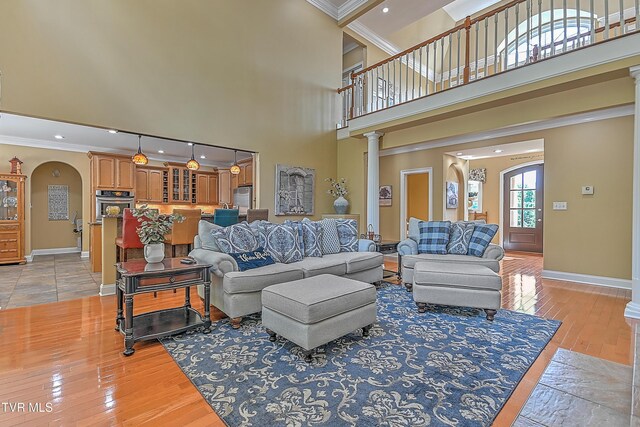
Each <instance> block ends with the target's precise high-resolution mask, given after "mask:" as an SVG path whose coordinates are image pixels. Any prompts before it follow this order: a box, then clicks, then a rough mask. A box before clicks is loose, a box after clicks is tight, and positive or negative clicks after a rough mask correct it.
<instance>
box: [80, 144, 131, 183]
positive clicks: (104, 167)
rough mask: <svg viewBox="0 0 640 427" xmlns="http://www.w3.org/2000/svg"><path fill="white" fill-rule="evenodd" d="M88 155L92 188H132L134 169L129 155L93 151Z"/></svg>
mask: <svg viewBox="0 0 640 427" xmlns="http://www.w3.org/2000/svg"><path fill="white" fill-rule="evenodd" d="M88 155H89V158H90V159H91V176H92V179H91V181H92V184H93V187H94V190H123V191H132V190H133V188H134V184H135V169H134V165H133V162H132V161H131V158H130V157H128V156H118V155H113V154H106V153H94V152H89V153H88Z"/></svg>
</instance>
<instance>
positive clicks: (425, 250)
mask: <svg viewBox="0 0 640 427" xmlns="http://www.w3.org/2000/svg"><path fill="white" fill-rule="evenodd" d="M419 227H420V242H419V243H418V253H419V254H440V255H445V254H446V253H447V244H448V243H449V232H450V230H451V221H420V224H419Z"/></svg>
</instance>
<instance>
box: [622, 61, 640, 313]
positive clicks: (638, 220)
mask: <svg viewBox="0 0 640 427" xmlns="http://www.w3.org/2000/svg"><path fill="white" fill-rule="evenodd" d="M630 72H631V77H633V79H634V81H635V89H636V104H635V114H634V122H633V123H634V126H633V213H632V217H631V221H632V223H633V228H632V234H631V301H630V302H629V304H627V308H626V310H625V311H624V315H625V316H626V317H632V318H635V319H640V65H636V66H635V67H631V69H630Z"/></svg>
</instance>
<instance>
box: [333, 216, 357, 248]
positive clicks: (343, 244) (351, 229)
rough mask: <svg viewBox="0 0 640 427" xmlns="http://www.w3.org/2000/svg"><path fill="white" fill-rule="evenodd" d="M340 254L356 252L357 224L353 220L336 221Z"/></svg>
mask: <svg viewBox="0 0 640 427" xmlns="http://www.w3.org/2000/svg"><path fill="white" fill-rule="evenodd" d="M336 228H337V229H338V240H339V241H340V252H358V223H357V222H356V220H355V219H336Z"/></svg>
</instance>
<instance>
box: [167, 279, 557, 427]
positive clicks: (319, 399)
mask: <svg viewBox="0 0 640 427" xmlns="http://www.w3.org/2000/svg"><path fill="white" fill-rule="evenodd" d="M559 326H560V322H558V321H555V320H546V319H543V318H540V317H535V316H531V315H528V314H523V313H517V312H513V311H508V310H499V311H498V314H497V315H496V318H495V321H494V322H489V321H487V320H486V319H485V316H484V312H482V311H480V310H476V309H469V308H452V307H440V306H430V307H429V309H428V311H427V313H424V314H419V313H418V312H417V308H416V306H415V303H414V302H413V299H412V294H410V293H408V292H407V291H406V290H405V289H404V288H402V287H400V286H397V285H389V284H385V285H382V286H381V287H380V288H379V289H378V322H377V323H376V325H375V326H374V327H373V328H372V329H371V331H370V336H369V337H368V338H363V337H362V332H361V331H360V330H358V331H355V332H353V333H351V334H349V335H347V336H345V337H343V338H341V339H339V340H336V341H334V342H332V343H330V344H328V345H327V346H326V347H325V348H324V349H321V350H322V351H321V352H318V353H317V354H316V355H315V356H314V358H313V361H312V363H311V364H307V363H305V362H304V360H303V359H302V358H301V353H302V349H301V348H300V347H297V346H296V345H295V344H291V343H289V342H288V341H286V340H285V339H284V338H281V337H278V340H277V341H276V342H273V343H272V342H269V336H268V335H267V333H266V332H265V330H264V328H263V327H262V325H261V323H260V317H259V315H255V316H251V317H248V318H245V320H244V321H243V323H242V327H241V328H240V329H239V330H235V329H233V328H232V327H231V325H230V324H229V322H228V320H222V321H219V322H217V323H214V325H213V327H212V331H211V333H209V334H203V333H201V332H199V331H193V332H190V333H186V334H183V335H178V336H174V337H170V338H165V339H163V340H161V341H162V343H163V345H164V346H165V348H166V349H167V351H168V352H169V354H170V355H171V356H172V357H173V358H174V359H175V361H176V362H177V363H178V365H179V366H180V368H181V369H182V370H183V371H184V373H185V374H186V375H187V376H188V377H189V379H190V380H191V381H192V382H193V384H194V385H195V386H196V387H197V388H198V390H199V391H200V393H202V395H203V396H204V398H205V399H206V400H207V402H209V404H210V405H211V407H212V408H213V409H214V410H215V411H216V413H217V414H218V415H219V416H220V417H221V418H222V419H223V420H224V421H225V422H226V423H227V424H228V425H230V426H281V425H282V426H294V427H298V426H307V425H326V426H351V425H357V426H379V425H383V426H488V425H490V424H491V422H492V421H493V419H494V418H495V416H496V415H497V414H498V412H499V411H500V409H501V408H502V406H503V405H504V403H505V402H506V400H507V399H508V398H509V396H510V395H511V393H512V392H513V390H514V389H515V388H516V385H517V384H518V382H519V381H520V380H521V379H522V377H523V375H524V374H525V373H526V371H527V370H528V369H529V367H530V366H531V365H532V364H533V362H534V361H535V359H536V358H537V357H538V355H539V354H540V352H541V351H542V350H543V349H544V347H545V346H546V345H547V343H548V342H549V341H550V340H551V338H552V337H553V335H554V334H555V332H556V331H557V330H558V327H559Z"/></svg>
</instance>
